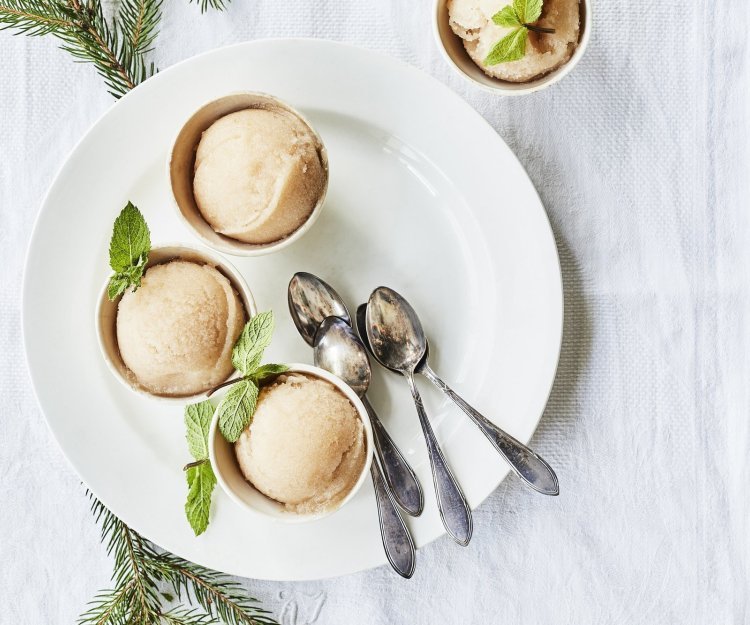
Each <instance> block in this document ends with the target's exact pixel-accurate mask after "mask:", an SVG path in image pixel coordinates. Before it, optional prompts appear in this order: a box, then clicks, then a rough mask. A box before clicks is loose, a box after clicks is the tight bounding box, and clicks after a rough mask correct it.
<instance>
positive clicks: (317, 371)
mask: <svg viewBox="0 0 750 625" xmlns="http://www.w3.org/2000/svg"><path fill="white" fill-rule="evenodd" d="M286 366H287V367H289V369H288V371H286V372H285V373H302V374H305V375H311V376H314V377H318V378H321V379H323V380H325V381H326V382H328V383H330V384H332V385H333V386H335V387H336V388H337V389H338V390H339V391H340V392H341V393H343V394H344V396H345V397H346V398H347V399H348V400H349V401H350V402H351V404H352V405H353V406H354V409H355V410H356V411H357V414H358V416H359V418H360V420H361V421H362V426H363V427H364V430H365V442H366V445H367V450H366V452H365V463H364V465H363V467H362V472H361V473H360V475H359V477H358V478H357V481H356V482H355V484H354V486H352V488H351V490H350V491H349V492H348V493H347V495H346V496H345V497H344V498H343V499H342V500H341V501H340V502H339V503H338V504H336V505H335V506H334V507H332V508H329V509H327V510H324V511H322V512H315V513H306V514H298V513H294V512H288V511H285V510H283V509H281V506H282V504H281V503H278V502H275V503H277V504H278V506H279V509H278V512H277V513H269V512H268V511H266V510H261V509H259V508H256V507H254V506H252V505H251V504H249V503H248V502H247V501H245V500H244V499H242V498H241V497H240V496H239V495H238V494H237V493H236V492H235V491H234V489H232V488H231V487H230V486H229V484H228V483H227V481H226V480H225V479H224V475H223V474H222V472H221V470H220V469H219V467H218V462H217V459H216V450H215V441H216V440H217V438H218V439H219V443H220V444H225V445H233V443H230V442H228V441H226V440H225V439H224V437H223V436H222V435H221V432H220V431H219V415H218V410H214V416H213V418H212V419H211V426H210V428H209V432H208V458H209V462H210V463H211V468H212V469H213V472H214V475H215V476H216V481H217V482H218V483H219V485H220V486H221V489H222V490H223V491H224V492H225V493H226V494H227V496H228V497H229V498H230V499H231V500H232V501H233V502H234V503H236V504H237V505H238V506H240V507H241V508H243V509H244V510H248V511H249V512H250V513H252V514H255V515H258V516H260V517H263V518H265V519H271V520H273V521H277V522H280V523H285V524H300V523H310V522H313V521H319V520H320V519H324V518H326V517H328V516H331V515H332V514H335V513H336V512H338V511H339V510H341V508H343V507H344V506H345V505H346V504H347V503H348V502H349V501H351V500H352V499H353V498H354V497H355V496H356V495H357V493H358V492H359V490H360V489H361V488H362V485H363V484H364V483H365V481H366V480H367V476H368V474H369V473H370V467H371V465H372V463H373V453H374V445H375V443H374V438H373V432H372V424H371V422H370V416H369V414H368V412H367V409H366V408H365V406H364V404H363V403H362V400H361V399H360V398H359V396H358V395H357V394H356V393H355V392H354V391H353V390H352V389H351V387H350V386H349V385H347V384H346V382H344V381H343V380H342V379H341V378H339V377H338V376H335V375H333V374H332V373H330V372H329V371H326V370H325V369H321V368H320V367H316V366H314V365H307V364H304V363H287V365H286ZM282 375H283V374H282ZM231 453H232V457H234V450H231ZM235 462H236V459H235ZM245 483H246V484H247V485H248V487H249V488H252V489H253V490H255V491H256V492H257V493H258V494H260V495H261V496H262V497H265V498H266V499H268V500H269V501H271V502H273V501H274V500H273V499H271V498H270V497H268V496H267V495H264V494H263V493H261V492H260V491H259V490H257V489H256V488H255V487H254V486H253V485H252V484H250V482H248V481H247V480H245Z"/></svg>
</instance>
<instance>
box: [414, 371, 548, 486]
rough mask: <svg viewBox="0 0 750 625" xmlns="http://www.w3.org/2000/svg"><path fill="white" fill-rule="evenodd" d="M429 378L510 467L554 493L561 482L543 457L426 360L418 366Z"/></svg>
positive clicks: (533, 484)
mask: <svg viewBox="0 0 750 625" xmlns="http://www.w3.org/2000/svg"><path fill="white" fill-rule="evenodd" d="M419 373H421V374H422V375H424V376H425V377H426V378H427V379H428V380H429V381H430V382H432V383H433V384H434V385H435V386H437V387H438V388H439V389H440V390H441V391H443V393H445V394H446V395H447V396H448V397H450V398H451V399H452V400H453V401H454V402H455V403H456V405H457V406H458V407H459V408H461V410H463V411H464V412H465V413H466V415H467V416H468V417H469V418H470V419H471V420H472V421H473V422H474V423H475V424H476V425H477V427H478V428H479V429H480V430H481V431H482V433H483V434H484V435H485V436H486V437H487V438H488V439H489V441H490V443H492V445H493V446H494V448H495V449H497V451H498V452H500V454H501V455H502V456H503V457H504V458H505V459H506V460H507V461H508V464H510V466H511V468H512V469H513V471H514V472H515V473H516V475H518V477H520V478H521V479H522V480H523V481H524V482H526V483H527V484H528V485H529V486H531V488H533V489H534V490H536V491H538V492H540V493H542V494H544V495H557V494H559V493H560V486H559V484H558V482H557V476H556V475H555V472H554V471H553V470H552V467H550V466H549V465H548V464H547V463H546V462H545V460H544V459H542V457H541V456H539V455H537V454H536V453H534V452H533V451H531V449H529V448H528V447H526V445H524V444H523V443H521V442H520V441H517V440H516V439H515V438H513V437H512V436H511V435H510V434H508V433H507V432H505V431H503V430H501V429H500V428H499V427H497V426H496V425H495V424H494V423H492V421H490V420H489V419H487V418H486V417H484V416H483V415H482V414H480V413H479V412H478V411H477V410H475V409H474V408H473V407H472V406H470V405H469V404H468V403H466V401H464V399H463V398H462V397H461V396H460V395H459V394H458V393H456V392H455V391H454V390H453V389H451V388H450V387H449V386H448V385H447V384H446V383H445V382H443V380H441V379H440V378H439V377H438V375H437V374H436V373H435V372H434V371H433V370H432V369H430V366H429V365H428V364H427V363H425V364H424V365H422V367H421V368H420V369H419Z"/></svg>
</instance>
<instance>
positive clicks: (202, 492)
mask: <svg viewBox="0 0 750 625" xmlns="http://www.w3.org/2000/svg"><path fill="white" fill-rule="evenodd" d="M186 473H187V483H188V496H187V501H186V502H185V516H187V520H188V522H189V523H190V527H192V528H193V532H195V535H196V536H199V535H200V534H202V533H203V532H205V531H206V528H207V527H208V517H209V513H210V511H211V493H212V492H213V490H214V486H216V476H215V475H214V471H213V469H212V468H211V464H210V463H208V462H204V463H203V464H199V465H198V466H197V467H190V468H189V469H188V470H187V472H186Z"/></svg>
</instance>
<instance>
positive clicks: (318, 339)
mask: <svg viewBox="0 0 750 625" xmlns="http://www.w3.org/2000/svg"><path fill="white" fill-rule="evenodd" d="M314 349H315V365H316V366H318V367H322V368H323V369H325V370H326V371H330V372H331V373H333V374H334V375H336V376H338V377H339V378H341V379H342V380H343V381H344V382H346V383H347V384H348V385H349V386H350V387H351V388H352V390H353V391H354V392H355V393H357V395H359V396H360V398H361V399H362V403H363V404H364V405H365V408H366V409H367V411H368V413H370V414H372V413H371V407H370V405H369V402H368V401H367V398H366V397H365V393H366V392H367V388H368V387H369V386H370V378H371V373H372V372H371V370H370V361H369V359H368V358H367V352H366V351H365V348H364V346H363V345H362V343H361V342H360V340H359V339H358V338H357V336H356V335H355V334H354V332H353V330H352V328H351V326H349V325H348V324H347V323H346V322H345V321H343V320H342V319H339V318H338V317H327V318H326V319H325V320H324V321H323V323H322V324H321V325H320V327H319V328H318V331H317V333H316V334H315V340H314ZM371 422H373V421H372V418H371ZM381 427H382V426H381ZM374 430H375V422H373V431H374ZM394 449H395V447H394ZM380 463H381V461H380V460H379V459H378V461H376V462H373V463H372V464H371V465H370V474H371V476H372V484H373V486H374V487H375V501H376V503H377V506H378V519H379V521H380V535H381V537H382V539H383V548H384V549H385V555H386V557H387V558H388V562H390V563H391V566H392V567H393V569H394V570H395V571H396V572H397V573H398V574H399V575H401V576H402V577H406V578H409V577H411V576H412V574H413V573H414V566H415V562H416V550H415V548H414V541H413V540H412V537H411V534H410V533H409V530H408V529H407V527H406V525H405V523H404V520H403V519H402V518H401V515H400V514H399V513H398V509H397V508H396V501H395V498H394V497H393V495H392V491H391V490H390V489H389V488H388V487H387V486H386V483H385V479H384V477H383V473H382V469H381V468H380ZM414 484H415V485H416V487H417V488H418V489H419V492H418V493H416V495H417V496H418V498H419V502H420V507H421V501H422V490H421V488H419V482H417V481H416V479H415V481H414Z"/></svg>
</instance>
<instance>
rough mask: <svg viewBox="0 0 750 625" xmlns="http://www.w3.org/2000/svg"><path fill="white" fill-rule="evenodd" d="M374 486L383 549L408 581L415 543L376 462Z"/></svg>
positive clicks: (411, 572)
mask: <svg viewBox="0 0 750 625" xmlns="http://www.w3.org/2000/svg"><path fill="white" fill-rule="evenodd" d="M370 474H371V475H372V485H373V486H374V487H375V501H376V502H377V504H378V519H379V520H380V535H381V537H382V538H383V548H384V549H385V556H386V557H387V558H388V562H390V563H391V566H392V567H393V570H394V571H396V573H398V574H399V575H400V576H401V577H406V578H407V579H408V578H409V577H411V576H412V575H413V574H414V565H415V562H416V554H415V549H414V541H413V540H412V537H411V534H409V530H408V529H407V528H406V525H405V524H404V520H403V519H402V518H401V515H400V514H399V513H398V509H397V508H396V504H395V503H394V502H393V499H392V498H391V496H390V495H389V493H388V488H387V486H386V484H385V480H384V479H383V473H382V472H381V471H380V467H379V466H378V463H377V461H376V460H373V462H372V465H371V466H370Z"/></svg>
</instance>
